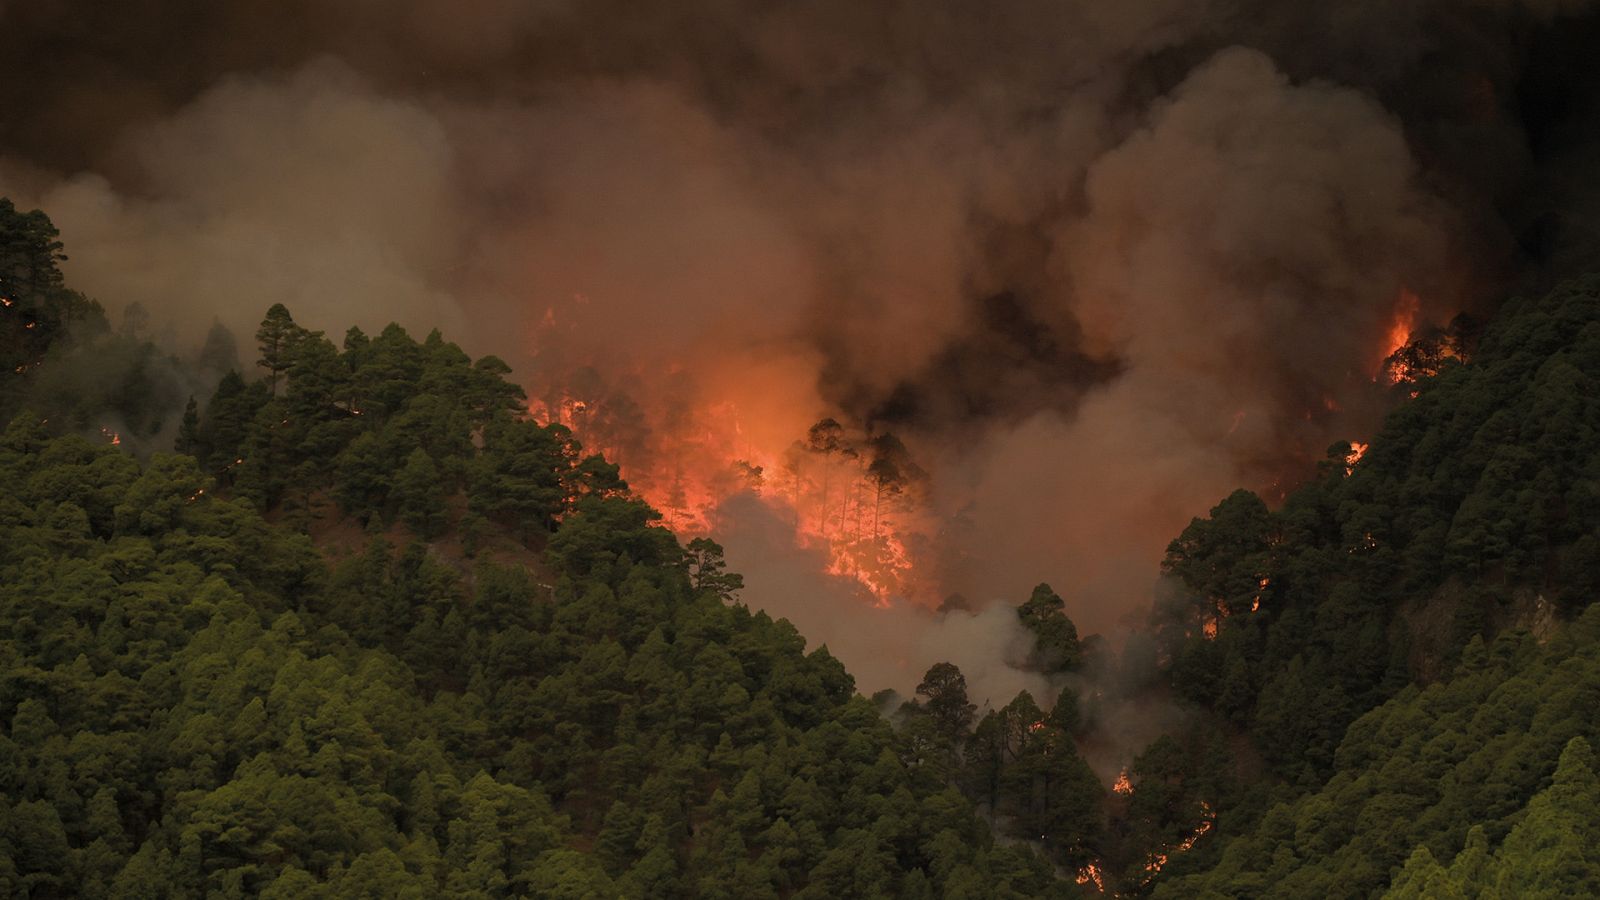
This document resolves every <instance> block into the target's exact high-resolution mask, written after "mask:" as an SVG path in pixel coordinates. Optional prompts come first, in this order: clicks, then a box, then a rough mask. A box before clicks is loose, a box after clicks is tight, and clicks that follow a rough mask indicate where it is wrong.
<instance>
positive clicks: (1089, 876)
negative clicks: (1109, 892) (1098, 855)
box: [1074, 862, 1106, 894]
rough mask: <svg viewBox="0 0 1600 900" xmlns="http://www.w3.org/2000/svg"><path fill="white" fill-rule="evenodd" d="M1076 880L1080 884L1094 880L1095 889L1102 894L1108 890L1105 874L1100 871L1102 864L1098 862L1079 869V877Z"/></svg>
mask: <svg viewBox="0 0 1600 900" xmlns="http://www.w3.org/2000/svg"><path fill="white" fill-rule="evenodd" d="M1074 880H1075V881H1077V882H1078V883H1079V884H1089V883H1090V882H1093V883H1094V889H1095V890H1097V891H1099V892H1100V893H1102V894H1103V893H1105V892H1106V881H1105V874H1104V873H1103V872H1101V871H1100V864H1099V863H1098V862H1092V863H1089V864H1087V865H1085V866H1084V867H1083V868H1081V869H1079V870H1078V874H1077V877H1076V878H1075V879H1074Z"/></svg>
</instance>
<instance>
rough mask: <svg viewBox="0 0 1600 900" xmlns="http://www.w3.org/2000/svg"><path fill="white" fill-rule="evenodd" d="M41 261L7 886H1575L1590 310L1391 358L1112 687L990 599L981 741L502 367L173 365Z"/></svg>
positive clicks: (968, 712)
mask: <svg viewBox="0 0 1600 900" xmlns="http://www.w3.org/2000/svg"><path fill="white" fill-rule="evenodd" d="M62 250H63V248H62V246H61V243H60V242H59V240H58V239H57V235H56V233H55V229H54V228H53V227H52V226H51V224H50V222H49V219H48V218H47V217H46V216H45V215H44V214H43V213H40V212H23V211H19V210H17V209H16V208H15V207H14V206H13V205H12V204H11V203H10V202H9V201H0V302H3V304H4V308H3V310H0V352H3V353H4V354H5V355H6V360H5V362H6V366H5V371H4V373H3V374H0V378H4V379H5V383H4V387H3V391H0V416H3V419H4V420H5V421H7V422H9V425H7V426H6V427H5V430H4V433H3V436H0V478H3V479H4V480H5V483H6V484H7V486H8V487H7V489H6V491H5V492H4V493H3V495H0V527H3V532H0V537H3V541H0V726H3V729H0V886H3V890H4V891H5V893H6V894H7V895H8V896H16V897H28V898H55V897H152V898H154V897H190V896H193V897H199V896H227V897H232V896H239V897H243V896H265V897H285V898H287V897H324V896H325V897H352V896H353V897H365V896H370V897H435V896H443V897H461V898H480V897H503V896H539V897H573V898H581V897H652V898H653V897H677V896H681V897H728V898H748V897H828V896H838V897H880V896H881V897H887V896H894V897H912V898H916V897H951V898H958V897H959V898H990V897H993V898H1007V897H1051V896H1061V897H1075V896H1083V895H1089V896H1094V895H1099V894H1113V893H1114V894H1119V895H1124V896H1134V895H1145V894H1154V895H1155V896H1158V897H1169V896H1170V897H1236V896H1328V897H1378V896H1393V897H1455V896H1461V897H1478V896H1483V897H1489V896H1552V897H1555V896H1576V895H1588V894H1595V893H1600V855H1597V854H1596V852H1595V851H1594V849H1593V848H1594V847H1595V846H1596V844H1597V838H1600V776H1597V772H1596V766H1597V763H1596V761H1595V759H1594V751H1593V749H1592V748H1593V747H1594V746H1596V745H1600V727H1596V726H1595V725H1594V724H1593V723H1594V719H1593V716H1592V714H1591V713H1592V710H1593V709H1594V708H1595V705H1596V699H1597V698H1600V661H1597V652H1600V614H1597V613H1596V612H1595V611H1594V610H1592V609H1590V607H1589V600H1590V599H1591V598H1592V597H1593V596H1594V594H1595V590H1596V588H1597V587H1600V432H1597V425H1600V409H1597V407H1596V404H1600V391H1597V390H1595V385H1594V382H1595V380H1596V378H1597V377H1600V279H1586V280H1579V281H1575V282H1572V283H1569V284H1567V285H1565V286H1563V287H1561V288H1558V289H1557V290H1555V291H1553V292H1551V293H1550V294H1549V295H1547V296H1545V297H1542V298H1525V299H1519V300H1513V301H1511V302H1508V303H1507V304H1505V305H1504V306H1503V307H1502V309H1501V311H1500V313H1499V314H1498V315H1497V316H1496V318H1495V319H1494V320H1492V321H1490V322H1488V323H1485V324H1483V325H1482V326H1479V325H1478V324H1476V323H1473V322H1470V321H1467V320H1464V319H1463V320H1458V321H1457V322H1456V323H1453V324H1452V326H1451V327H1450V328H1449V329H1446V330H1440V331H1437V332H1430V333H1429V334H1426V335H1421V336H1419V339H1418V340H1416V341H1414V342H1413V343H1412V344H1411V345H1410V346H1408V347H1407V348H1405V349H1404V350H1402V351H1400V353H1398V354H1397V355H1396V357H1395V358H1394V359H1393V360H1391V367H1390V374H1391V377H1392V380H1393V381H1394V386H1393V387H1392V388H1391V389H1390V390H1391V392H1392V393H1393V401H1394V411H1393V412H1392V413H1391V414H1390V415H1389V417H1388V419H1387V421H1386V422H1385V424H1384V426H1383V428H1382V430H1381V432H1380V433H1379V434H1378V435H1377V436H1375V437H1374V438H1373V439H1372V441H1371V443H1370V446H1368V445H1364V444H1363V445H1351V444H1346V443H1340V444H1337V445H1335V446H1334V447H1332V448H1330V449H1329V452H1328V457H1327V460H1326V461H1325V462H1324V463H1322V464H1321V466H1320V467H1319V468H1318V471H1317V474H1316V475H1315V477H1313V478H1311V479H1310V480H1308V481H1307V483H1306V484H1304V485H1303V486H1302V487H1301V488H1299V489H1298V490H1296V491H1294V492H1293V493H1291V494H1290V495H1289V497H1288V498H1287V499H1286V501H1285V502H1284V503H1283V504H1282V505H1281V507H1279V508H1277V509H1272V508H1269V506H1268V505H1267V504H1266V503H1264V502H1263V501H1262V500H1261V499H1260V498H1259V497H1257V496H1256V495H1254V494H1252V493H1250V492H1248V491H1239V492H1237V493H1235V494H1233V495H1232V496H1229V497H1227V498H1225V499H1223V500H1222V501H1221V503H1220V504H1219V505H1218V506H1217V507H1216V508H1215V509H1213V510H1212V511H1211V513H1210V515H1209V516H1207V517H1205V518H1203V519H1197V520H1195V522H1194V523H1193V524H1191V525H1190V526H1189V528H1187V529H1186V530H1185V531H1184V532H1183V533H1182V534H1181V535H1179V536H1177V538H1176V539H1175V540H1174V541H1173V542H1172V544H1171V546H1170V548H1169V549H1168V553H1167V558H1166V561H1165V563H1164V566H1163V568H1164V574H1165V576H1166V578H1165V580H1164V591H1163V594H1162V596H1161V598H1160V599H1159V601H1158V602H1157V604H1156V605H1155V607H1154V608H1153V610H1152V612H1151V614H1150V619H1149V625H1148V628H1146V629H1145V630H1144V631H1143V632H1141V633H1139V634H1136V635H1135V636H1134V637H1132V638H1131V639H1129V641H1128V643H1127V646H1126V647H1124V648H1121V651H1120V653H1113V652H1112V650H1111V649H1110V648H1107V647H1106V646H1105V645H1104V642H1102V641H1099V640H1098V639H1094V638H1083V639H1080V636H1079V634H1078V633H1077V630H1076V628H1075V627H1074V626H1073V623H1072V622H1071V620H1070V619H1069V618H1068V617H1067V616H1066V615H1065V612H1064V609H1065V604H1064V602H1063V601H1062V599H1061V597H1060V596H1059V595H1058V594H1057V593H1056V592H1055V591H1054V590H1052V589H1051V588H1050V586H1048V585H1040V586H1039V587H1038V588H1036V589H1035V590H1034V591H1033V592H1032V595H1031V596H1029V597H1026V598H1017V599H1018V601H1019V604H1018V606H1017V615H1018V617H1019V621H1020V622H1021V624H1022V625H1024V626H1025V627H1026V628H1027V629H1028V630H1029V631H1030V632H1031V633H1032V635H1033V636H1034V647H1033V652H1032V655H1031V658H1030V659H1029V661H1028V663H1027V665H1028V666H1029V667H1030V668H1032V669H1034V670H1035V671H1037V672H1039V673H1042V674H1044V675H1046V676H1048V677H1049V678H1050V679H1051V680H1052V683H1054V684H1057V685H1058V686H1059V689H1058V692H1056V694H1055V696H1050V697H1034V696H1031V695H1029V694H1027V693H1023V694H1021V695H1019V696H1018V697H1016V698H1015V699H1013V700H1011V701H1010V702H1009V703H1007V704H1005V705H1004V706H1001V707H999V708H991V709H984V710H979V709H978V708H977V707H976V706H975V705H974V704H973V703H972V702H971V701H970V700H969V698H968V696H967V691H966V683H965V679H964V677H963V676H962V673H961V672H960V671H959V670H958V669H957V668H956V667H955V666H953V665H950V664H947V663H946V664H940V665H936V666H934V667H933V668H932V669H930V670H929V671H928V673H927V675H926V677H925V678H924V679H923V681H922V683H921V684H920V685H919V686H918V688H917V691H916V696H915V697H913V698H910V699H908V700H906V699H903V698H894V697H891V696H887V695H883V696H878V697H875V698H872V699H868V698H865V697H863V696H861V694H859V693H858V692H857V690H856V685H855V683H854V681H853V679H852V678H851V676H850V675H849V673H848V672H847V671H846V670H845V669H844V667H843V666H842V665H841V664H840V663H839V662H838V661H837V660H836V659H834V658H833V657H832V656H831V655H830V654H829V653H828V651H827V649H826V648H824V647H808V645H807V641H806V640H805V638H804V636H802V635H800V634H799V633H797V632H796V630H795V629H794V628H793V627H792V626H790V625H789V623H788V622H786V621H784V620H777V621H774V620H773V619H771V618H770V617H768V616H767V615H766V614H764V613H761V612H757V611H752V609H751V608H750V607H749V606H747V605H746V604H745V603H744V602H743V598H744V596H745V595H746V594H749V595H752V597H753V596H755V595H758V594H759V592H760V590H761V586H760V585H757V584H752V585H750V586H748V587H746V586H745V585H744V583H743V579H742V578H741V577H740V576H739V575H738V574H736V573H733V572H730V571H728V569H727V566H726V564H725V563H724V561H723V559H722V552H721V548H720V547H719V546H718V545H717V544H716V543H714V542H713V541H711V540H709V539H705V538H698V539H695V540H692V541H689V542H688V543H687V545H685V544H683V543H681V542H680V540H679V539H678V538H677V537H676V536H675V535H673V534H672V533H671V532H670V531H668V530H667V529H665V528H662V527H661V526H660V524H659V523H660V519H661V517H660V515H659V514H658V513H656V512H655V511H654V510H652V509H651V508H650V507H649V506H647V505H646V504H645V503H643V502H642V501H641V500H639V499H638V498H637V497H636V496H634V495H633V494H632V493H631V492H630V490H629V488H628V485H627V483H626V482H625V481H624V480H623V479H622V478H621V476H620V473H619V471H618V469H617V467H616V466H615V465H613V464H612V463H610V462H608V461H607V460H605V459H603V458H602V457H600V456H598V455H593V454H588V453H586V452H585V451H584V449H583V448H582V447H581V446H580V445H579V443H578V442H577V441H576V439H575V438H574V436H573V435H572V434H571V433H570V432H569V431H568V430H567V429H565V428H563V427H562V426H560V425H552V424H544V423H541V422H538V421H536V420H535V419H533V418H531V417H530V416H529V415H528V413H527V402H526V398H525V397H524V395H523V392H522V390H521V389H520V388H519V387H518V386H517V385H516V383H515V382H514V381H512V380H510V378H509V377H508V376H509V375H510V374H511V373H510V369H509V367H508V366H506V364H505V363H503V362H501V361H500V360H498V359H495V358H494V357H485V358H482V359H478V360H473V359H471V358H470V357H469V356H468V355H467V354H466V353H465V352H463V350H462V349H461V348H459V347H457V346H456V345H454V344H452V343H449V342H448V341H446V340H445V339H444V337H443V336H441V335H440V334H438V333H437V332H433V333H430V334H429V335H427V336H426V337H425V338H424V339H422V340H420V341H418V340H416V339H414V338H413V337H412V336H411V335H409V334H407V333H406V332H405V331H404V330H403V329H401V328H400V327H399V326H395V325H391V326H389V327H388V328H385V329H384V330H383V331H382V332H380V333H378V334H377V335H375V336H369V335H366V334H364V333H362V332H361V331H360V330H358V329H354V328H352V329H350V330H349V331H348V332H347V333H346V334H344V335H343V336H342V338H341V340H340V342H339V343H338V344H335V343H334V341H333V340H330V339H329V338H328V337H327V336H325V335H324V334H322V333H319V332H314V331H308V330H306V329H304V328H302V327H300V326H299V325H297V324H296V323H295V321H294V319H293V316H292V315H291V313H290V311H289V310H287V309H285V308H284V307H282V306H274V307H272V308H271V309H270V310H267V311H266V312H265V316H264V318H263V320H262V322H261V325H260V328H259V330H258V331H257V333H256V334H254V335H253V336H252V340H250V341H249V342H248V344H249V347H248V350H247V352H246V354H245V355H246V356H248V357H252V359H250V360H249V362H248V363H241V361H240V359H239V355H240V349H239V347H238V342H236V341H235V340H234V339H233V338H232V337H231V336H230V335H229V334H227V332H226V331H225V330H222V329H220V328H218V329H214V330H213V331H212V334H211V336H210V338H209V339H208V340H207V341H206V344H205V346H204V348H202V349H201V350H200V351H199V352H198V353H196V354H194V355H193V356H190V357H179V356H173V355H172V354H170V353H169V352H165V351H162V350H159V349H158V348H157V344H156V343H155V342H153V341H152V340H151V339H150V338H149V336H147V335H146V334H145V333H144V329H145V327H146V326H145V324H144V322H143V321H142V313H141V312H140V311H138V310H137V309H133V310H130V311H129V312H127V313H126V314H125V315H124V321H123V323H122V324H121V326H120V327H118V328H112V327H111V326H110V324H109V323H108V322H107V321H106V318H105V316H104V314H103V312H102V311H101V309H100V307H99V306H98V305H97V304H96V303H95V302H94V301H92V300H90V299H87V298H85V297H83V296H82V295H80V294H77V293H75V292H73V291H71V290H70V289H69V288H68V287H67V286H66V285H65V283H64V280H63V278H62V276H61V272H60V269H59V266H58V262H59V260H60V259H62V258H63V257H62V256H61V253H62ZM756 605H759V604H756ZM1147 696H1161V697H1164V698H1165V697H1170V698H1176V699H1177V702H1178V703H1180V704H1181V705H1182V707H1183V708H1184V709H1185V710H1186V713H1187V714H1186V715H1185V716H1184V717H1182V718H1181V719H1179V720H1178V724H1175V725H1174V726H1173V727H1172V728H1171V729H1170V731H1171V733H1170V734H1169V735H1167V736H1165V737H1162V738H1161V739H1159V740H1157V741H1155V742H1154V743H1152V744H1151V745H1149V746H1148V747H1145V748H1143V749H1142V751H1140V752H1139V753H1138V754H1137V756H1136V757H1135V758H1134V759H1133V761H1132V763H1131V765H1129V767H1128V768H1127V769H1126V771H1124V772H1123V773H1121V776H1120V777H1119V778H1118V779H1117V783H1116V784H1115V785H1111V786H1108V785H1106V784H1104V783H1103V781H1102V779H1101V778H1100V777H1097V776H1096V775H1095V773H1094V772H1092V771H1091V770H1090V767H1089V766H1088V764H1087V763H1086V762H1085V761H1084V758H1083V756H1082V754H1081V752H1080V747H1081V746H1083V745H1084V744H1086V743H1089V742H1093V741H1094V740H1095V739H1096V728H1097V722H1098V719H1099V717H1100V716H1101V714H1102V713H1103V712H1104V711H1105V710H1106V709H1107V708H1108V707H1109V706H1110V705H1112V704H1116V703H1119V702H1132V701H1135V700H1137V699H1138V698H1140V697H1147Z"/></svg>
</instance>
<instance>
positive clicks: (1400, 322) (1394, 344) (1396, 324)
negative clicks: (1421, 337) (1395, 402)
mask: <svg viewBox="0 0 1600 900" xmlns="http://www.w3.org/2000/svg"><path fill="white" fill-rule="evenodd" d="M1421 309H1422V298H1421V297H1418V296H1417V295H1416V294H1415V293H1414V292H1412V291H1410V290H1408V289H1406V288H1401V289H1400V296H1398V297H1396V298H1395V301H1394V313H1393V317H1392V318H1391V319H1390V320H1389V329H1388V331H1386V332H1385V333H1384V342H1383V355H1382V356H1381V357H1379V359H1380V360H1382V359H1388V358H1389V357H1391V356H1393V355H1394V354H1395V351H1397V350H1399V349H1400V348H1401V347H1404V346H1405V345H1406V342H1407V341H1409V340H1411V332H1412V331H1413V330H1414V329H1415V328H1416V326H1417V313H1418V312H1419V311H1421ZM1390 379H1391V382H1390V383H1393V382H1394V380H1397V379H1396V376H1395V375H1394V374H1393V373H1391V375H1390Z"/></svg>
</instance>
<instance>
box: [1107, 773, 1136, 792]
mask: <svg viewBox="0 0 1600 900" xmlns="http://www.w3.org/2000/svg"><path fill="white" fill-rule="evenodd" d="M1111 790H1112V791H1113V792H1115V793H1118V794H1122V795H1123V796H1127V795H1128V794H1131V793H1133V782H1132V781H1130V780H1128V770H1127V769H1123V770H1122V771H1121V772H1120V773H1118V775H1117V780H1116V781H1115V782H1113V783H1112V785H1111Z"/></svg>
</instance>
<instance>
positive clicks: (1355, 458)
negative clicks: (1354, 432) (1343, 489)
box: [1344, 441, 1372, 475]
mask: <svg viewBox="0 0 1600 900" xmlns="http://www.w3.org/2000/svg"><path fill="white" fill-rule="evenodd" d="M1370 446H1372V445H1371V444H1367V443H1364V442H1362V441H1351V442H1350V452H1349V453H1346V454H1345V455H1344V474H1346V475H1349V474H1350V473H1351V472H1354V471H1355V470H1356V463H1358V462H1361V457H1363V456H1366V455H1367V448H1368V447H1370Z"/></svg>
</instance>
